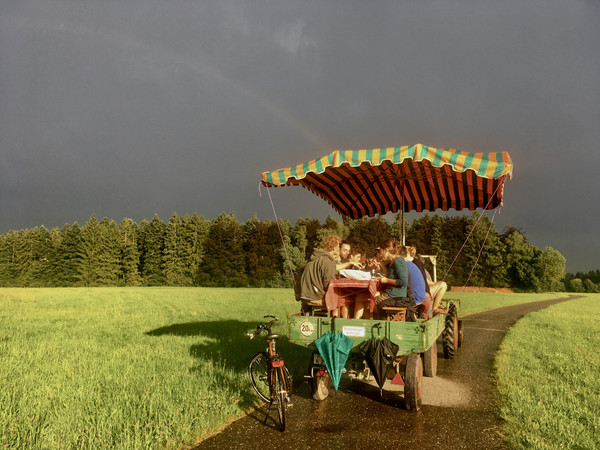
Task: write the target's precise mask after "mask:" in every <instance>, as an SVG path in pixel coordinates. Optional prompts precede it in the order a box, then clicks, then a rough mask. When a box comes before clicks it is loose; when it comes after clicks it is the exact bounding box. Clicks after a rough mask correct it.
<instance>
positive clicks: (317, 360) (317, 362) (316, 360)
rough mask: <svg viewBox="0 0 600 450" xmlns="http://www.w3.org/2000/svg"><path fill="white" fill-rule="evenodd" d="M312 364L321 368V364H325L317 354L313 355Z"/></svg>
mask: <svg viewBox="0 0 600 450" xmlns="http://www.w3.org/2000/svg"><path fill="white" fill-rule="evenodd" d="M313 364H315V365H318V366H322V365H323V364H325V362H324V361H323V358H321V355H319V354H318V353H315V354H314V355H313Z"/></svg>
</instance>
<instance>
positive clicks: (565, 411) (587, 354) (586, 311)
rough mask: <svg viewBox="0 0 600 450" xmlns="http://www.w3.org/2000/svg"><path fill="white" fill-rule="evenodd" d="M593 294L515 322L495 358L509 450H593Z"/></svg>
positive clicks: (596, 300) (599, 440)
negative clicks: (574, 449) (569, 449)
mask: <svg viewBox="0 0 600 450" xmlns="http://www.w3.org/2000/svg"><path fill="white" fill-rule="evenodd" d="M599 375H600V294H588V295H586V296H585V298H582V299H578V300H572V301H569V302H566V303H561V304H558V305H554V306H551V307H549V308H547V309H545V310H542V311H539V312H536V313H532V314H529V315H527V316H526V317H524V318H523V319H522V320H520V321H519V322H518V323H517V324H516V325H515V326H514V327H513V328H512V329H511V330H510V331H509V332H508V334H507V335H506V338H505V339H504V341H503V343H502V346H501V349H500V351H499V352H498V354H497V356H496V376H497V380H498V389H499V393H500V404H499V413H500V416H501V417H502V418H503V419H504V420H506V433H507V443H508V445H509V447H510V448H524V449H525V448H527V449H530V448H533V449H555V448H579V449H597V448H600V376H599Z"/></svg>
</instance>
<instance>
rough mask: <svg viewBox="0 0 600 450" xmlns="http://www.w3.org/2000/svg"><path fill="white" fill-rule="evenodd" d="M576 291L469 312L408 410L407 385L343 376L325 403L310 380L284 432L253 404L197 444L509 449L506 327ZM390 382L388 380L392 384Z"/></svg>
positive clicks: (302, 387) (273, 416)
mask: <svg viewBox="0 0 600 450" xmlns="http://www.w3.org/2000/svg"><path fill="white" fill-rule="evenodd" d="M571 298H576V297H565V298H561V299H554V300H547V301H542V302H535V303H525V304H520V305H514V306H507V307H504V308H498V309H494V310H490V311H486V312H482V313H478V314H472V315H470V316H467V317H465V318H464V319H463V321H464V324H465V341H464V345H463V346H462V347H461V348H460V349H459V351H458V354H457V357H456V358H455V359H453V360H446V359H444V357H443V353H442V351H441V348H442V346H441V343H440V342H438V352H439V353H438V356H439V358H438V374H437V377H435V378H426V377H424V378H423V407H422V409H421V410H420V411H419V412H417V413H413V412H410V411H407V410H405V409H404V400H403V398H402V394H401V392H394V391H384V392H383V397H380V395H379V389H378V388H376V387H372V386H369V385H367V384H365V383H361V382H356V381H354V382H350V381H349V380H344V379H342V383H341V385H340V390H339V391H338V392H337V393H334V394H331V395H330V397H329V398H328V399H327V400H325V401H324V402H316V401H313V400H312V399H311V398H310V395H309V392H308V386H307V384H306V383H302V384H300V386H298V387H297V388H296V392H295V393H294V396H293V401H294V406H293V407H291V408H289V409H288V415H287V419H288V421H287V422H288V427H287V428H288V429H287V430H286V431H285V432H284V433H281V432H280V431H278V423H277V422H276V420H277V418H276V417H277V411H276V410H275V409H273V410H272V411H271V413H270V419H269V420H267V423H266V425H265V424H264V423H263V421H264V418H265V411H266V408H265V409H264V410H263V409H259V410H257V411H253V412H252V413H250V414H249V415H248V416H246V417H243V418H242V419H240V420H237V421H236V422H234V423H232V424H231V425H230V426H228V427H227V428H225V429H224V430H223V431H222V432H220V433H218V434H216V435H214V436H212V437H210V438H208V439H206V440H204V441H203V442H201V443H200V444H199V445H198V446H197V447H196V448H197V449H211V448H214V449H217V448H218V449H222V448H238V449H256V448H261V449H287V448H293V449H353V448H361V449H364V448H378V449H386V448H394V449H401V448H420V449H437V448H465V449H467V448H468V449H473V448H486V449H495V448H504V444H503V438H502V423H501V421H500V420H499V419H498V418H497V417H496V416H495V415H494V408H495V405H496V389H495V382H494V380H493V378H492V370H493V361H494V355H495V354H496V352H497V350H498V347H499V345H500V342H501V341H502V339H503V337H504V334H505V333H506V330H507V329H508V328H509V327H510V326H512V325H513V324H514V323H515V322H516V321H517V320H518V319H519V318H521V317H522V316H523V315H525V314H527V313H529V312H532V311H537V310H540V309H543V308H545V307H547V306H549V305H552V304H555V303H559V302H562V301H566V300H570V299H571ZM387 387H388V385H386V388H387Z"/></svg>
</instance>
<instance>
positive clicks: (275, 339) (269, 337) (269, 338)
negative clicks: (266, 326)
mask: <svg viewBox="0 0 600 450" xmlns="http://www.w3.org/2000/svg"><path fill="white" fill-rule="evenodd" d="M267 339H268V340H269V341H271V340H272V341H277V340H279V339H281V335H280V334H275V333H273V334H270V335H268V336H267Z"/></svg>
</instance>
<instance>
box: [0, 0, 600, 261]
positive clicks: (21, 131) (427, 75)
mask: <svg viewBox="0 0 600 450" xmlns="http://www.w3.org/2000/svg"><path fill="white" fill-rule="evenodd" d="M599 19H600V17H599V9H598V7H597V6H596V4H595V3H593V2H587V3H586V2H581V1H571V2H548V1H537V2H536V1H533V2H521V1H512V2H511V1H505V2H480V1H462V0H461V1H450V2H447V1H424V2H341V1H329V2H323V1H314V2H292V1H290V2H286V1H284V2H281V1H278V2H228V1H218V2H217V1H214V2H187V1H183V0H182V1H170V2H163V1H151V2H148V1H136V0H130V1H128V2H116V1H115V2H112V1H105V2H97V1H91V0H88V1H68V0H44V1H42V0H31V1H5V2H3V3H2V5H1V6H0V61H1V64H0V98H2V102H0V232H4V231H7V230H9V229H20V228H29V227H34V226H37V225H41V224H44V225H46V226H48V227H53V226H62V224H64V223H65V222H69V223H72V222H73V221H79V222H80V223H83V222H85V221H86V220H87V218H88V217H89V216H90V215H91V214H92V213H93V212H95V213H96V214H97V215H98V216H100V217H103V216H107V217H110V218H114V219H115V220H117V221H119V220H120V218H122V217H131V218H133V219H134V220H136V221H139V220H141V219H143V218H151V217H152V216H153V215H154V213H158V214H159V216H160V217H161V218H163V219H164V220H168V218H169V217H170V215H171V214H172V213H173V212H174V211H177V212H178V213H180V214H185V213H192V212H198V213H199V214H202V215H204V216H206V217H207V218H212V217H215V216H216V215H218V214H219V213H220V212H221V211H227V212H229V211H235V212H236V213H237V215H238V217H239V218H240V219H241V220H245V219H247V218H249V217H250V216H251V214H252V213H253V212H255V211H256V212H257V213H258V215H259V217H261V218H269V217H272V212H271V207H270V205H269V201H268V197H267V196H266V191H265V190H264V189H263V190H262V193H263V196H262V197H259V196H258V181H259V177H260V172H262V171H264V170H272V169H278V168H281V167H285V166H289V165H292V164H296V163H299V162H302V161H306V160H309V159H313V158H316V157H318V156H321V155H322V154H324V153H327V152H329V151H331V150H334V149H337V148H364V147H379V146H393V145H404V144H413V143H417V142H422V143H424V144H427V145H431V146H436V147H444V148H447V147H453V148H458V149H460V150H465V151H501V150H507V151H509V152H510V154H511V156H512V159H513V162H514V165H515V176H514V179H513V180H511V181H509V182H508V183H507V187H506V191H505V207H504V208H503V209H502V212H501V214H500V215H499V216H498V218H497V223H498V226H497V227H498V228H500V229H501V228H502V227H504V226H506V225H513V226H516V227H518V228H520V229H522V230H523V231H524V232H525V233H526V235H527V237H528V238H529V239H530V240H531V242H532V243H533V244H535V245H537V246H538V247H542V248H543V247H545V246H552V247H554V248H556V249H558V250H559V251H560V252H561V253H563V254H564V255H565V256H566V257H567V259H568V269H569V270H589V269H595V268H598V267H600V261H599V258H598V256H597V255H598V254H600V238H599V237H598V235H597V233H596V232H595V228H596V224H597V223H598V222H599V221H600V212H599V209H598V208H597V207H596V206H595V201H594V200H593V199H594V198H596V197H597V195H598V194H597V192H598V191H599V190H600V182H599V181H598V176H597V172H598V168H599V167H600V156H599V152H598V151H597V149H596V146H597V144H598V142H599V138H600V132H599V131H598V126H597V125H598V117H600V87H599V84H598V79H599V75H600V52H598V48H599V44H600V36H599V33H600V27H599V26H598V24H599V23H600V20H599ZM271 193H272V197H273V201H274V202H275V206H276V208H277V212H278V215H279V216H282V217H289V218H290V219H292V220H295V219H296V218H297V217H299V216H307V215H310V216H313V217H321V218H324V217H325V216H326V215H327V214H328V213H330V212H331V213H333V211H332V210H330V209H329V207H328V206H327V205H326V204H325V203H324V202H323V201H321V200H320V199H318V198H316V197H313V196H311V195H310V194H309V193H308V192H307V191H305V190H302V189H291V188H285V189H275V190H272V192H271Z"/></svg>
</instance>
